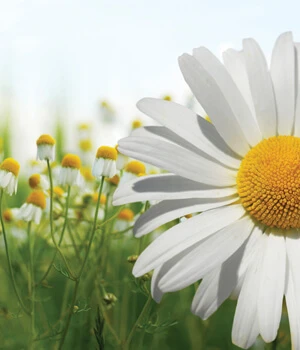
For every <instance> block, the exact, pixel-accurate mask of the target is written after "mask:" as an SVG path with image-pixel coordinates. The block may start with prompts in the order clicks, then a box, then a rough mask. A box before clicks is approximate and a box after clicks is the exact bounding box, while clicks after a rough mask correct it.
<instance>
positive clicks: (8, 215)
mask: <svg viewBox="0 0 300 350" xmlns="http://www.w3.org/2000/svg"><path fill="white" fill-rule="evenodd" d="M3 219H4V221H6V222H12V221H13V214H12V211H11V210H10V209H5V210H4V211H3Z"/></svg>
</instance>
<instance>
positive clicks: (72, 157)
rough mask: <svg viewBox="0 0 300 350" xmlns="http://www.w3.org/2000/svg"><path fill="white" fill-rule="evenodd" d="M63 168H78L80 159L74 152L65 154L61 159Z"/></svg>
mask: <svg viewBox="0 0 300 350" xmlns="http://www.w3.org/2000/svg"><path fill="white" fill-rule="evenodd" d="M61 165H62V166H63V167H64V168H75V169H80V165H81V161H80V158H79V157H78V156H77V155H76V154H66V155H65V156H64V157H63V160H62V161H61Z"/></svg>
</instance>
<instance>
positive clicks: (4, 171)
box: [0, 158, 20, 196]
mask: <svg viewBox="0 0 300 350" xmlns="http://www.w3.org/2000/svg"><path fill="white" fill-rule="evenodd" d="M19 171H20V164H19V163H18V162H17V161H16V160H15V159H13V158H6V159H4V161H3V162H2V163H1V165H0V188H1V189H3V190H4V191H5V192H6V193H8V194H9V195H10V196H11V195H12V194H13V193H16V192H17V187H18V175H19Z"/></svg>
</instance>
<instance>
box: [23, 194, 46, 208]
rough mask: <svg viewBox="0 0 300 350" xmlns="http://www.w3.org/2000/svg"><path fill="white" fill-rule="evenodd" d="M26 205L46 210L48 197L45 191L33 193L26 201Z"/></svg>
mask: <svg viewBox="0 0 300 350" xmlns="http://www.w3.org/2000/svg"><path fill="white" fill-rule="evenodd" d="M26 203H28V204H33V205H35V206H36V207H40V208H41V209H45V208H46V197H45V194H44V192H43V191H33V192H31V193H30V195H29V196H28V197H27V199H26Z"/></svg>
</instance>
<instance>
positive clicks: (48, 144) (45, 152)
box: [36, 134, 55, 161]
mask: <svg viewBox="0 0 300 350" xmlns="http://www.w3.org/2000/svg"><path fill="white" fill-rule="evenodd" d="M36 145H37V155H36V159H39V160H50V161H53V160H54V158H55V140H54V138H53V137H52V136H50V135H47V134H44V135H41V136H40V137H39V138H38V139H37V141H36Z"/></svg>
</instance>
